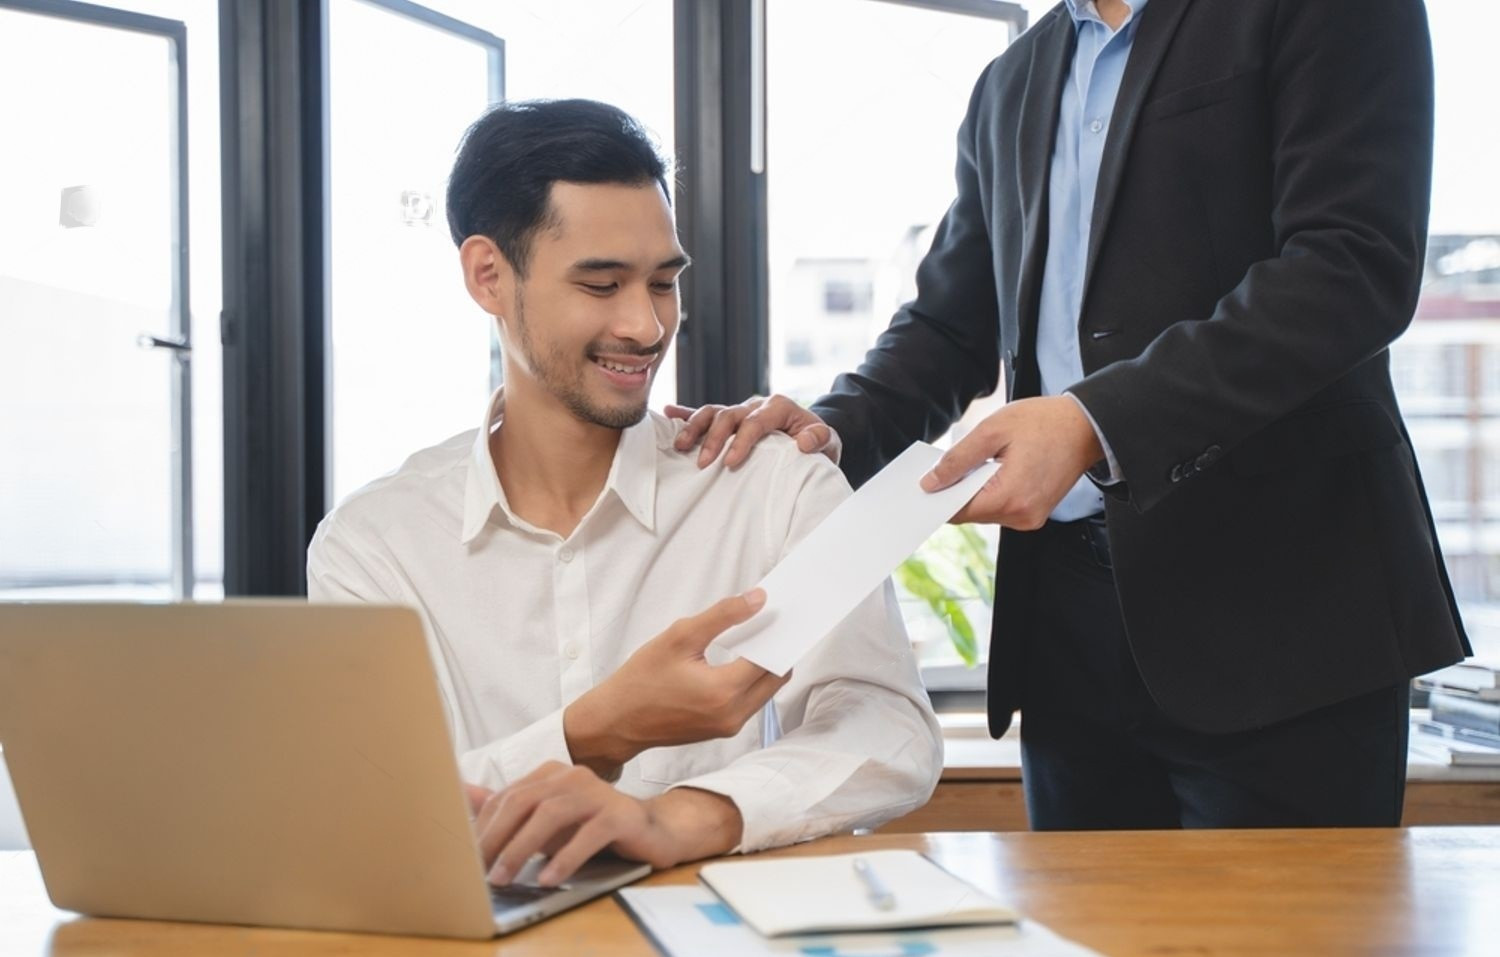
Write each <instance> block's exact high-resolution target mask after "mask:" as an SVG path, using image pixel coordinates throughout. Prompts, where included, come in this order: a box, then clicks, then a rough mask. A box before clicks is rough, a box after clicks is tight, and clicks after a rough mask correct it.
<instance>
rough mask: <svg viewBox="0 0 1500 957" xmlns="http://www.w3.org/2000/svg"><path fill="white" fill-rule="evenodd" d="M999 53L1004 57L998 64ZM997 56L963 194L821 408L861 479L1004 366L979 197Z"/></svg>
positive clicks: (953, 415) (969, 134)
mask: <svg viewBox="0 0 1500 957" xmlns="http://www.w3.org/2000/svg"><path fill="white" fill-rule="evenodd" d="M998 62H999V61H996V63H998ZM995 68H996V64H995V63H992V64H990V66H989V67H988V68H987V69H986V70H985V72H984V74H983V75H981V76H980V78H979V82H978V84H977V85H976V86H975V88H974V93H973V95H972V96H971V97H970V101H969V109H968V113H967V115H966V116H965V118H964V122H963V125H962V126H961V127H960V128H959V133H958V163H957V180H958V195H957V197H956V198H955V199H954V201H953V205H952V206H950V207H949V208H948V211H947V213H946V214H944V216H943V219H942V221H941V222H940V223H939V224H938V228H937V233H936V235H935V236H934V238H933V241H932V248H931V250H929V251H928V253H927V255H926V256H925V257H923V259H922V263H921V265H920V266H919V267H918V268H917V296H916V298H915V299H913V300H912V301H911V302H908V303H907V304H906V305H904V306H902V307H901V308H900V309H899V310H898V311H897V312H896V315H895V317H894V318H893V319H892V320H891V324H890V327H889V328H887V329H886V331H885V332H883V333H882V334H881V335H880V338H879V339H878V340H877V341H876V343H875V345H874V347H873V348H872V349H870V351H869V352H868V353H867V354H866V355H865V358H864V361H863V362H862V363H861V364H860V366H859V368H858V369H857V370H856V371H854V372H850V373H846V374H844V375H841V376H839V377H838V379H836V380H835V381H834V383H833V389H832V391H831V392H830V393H829V394H828V395H825V396H823V397H822V398H821V399H819V400H818V401H817V402H816V403H814V404H813V407H812V409H813V411H814V412H816V413H817V414H818V415H819V416H821V417H822V418H823V420H824V421H825V422H827V423H828V424H829V425H831V426H832V427H833V428H834V429H835V430H836V431H837V432H838V433H839V437H840V438H841V439H842V440H843V443H844V451H843V457H842V459H841V461H840V468H842V469H843V471H844V475H845V476H846V477H847V478H848V479H849V482H850V484H851V485H853V486H855V487H856V488H857V487H859V486H860V485H862V484H864V482H865V481H866V480H868V479H869V478H870V477H871V476H872V475H874V474H875V473H876V472H878V471H880V469H881V468H882V467H883V466H884V465H885V464H886V463H887V462H889V461H890V460H891V459H893V458H895V457H896V456H897V455H899V454H901V452H902V451H904V450H905V449H906V447H907V446H909V445H910V444H911V443H912V442H915V441H917V440H919V439H921V440H931V439H935V438H937V437H938V436H940V435H942V434H943V433H944V432H946V431H948V427H949V426H950V425H952V424H953V422H954V421H955V420H957V419H958V417H959V416H961V415H963V412H964V409H966V408H968V405H969V403H970V402H971V401H973V399H974V398H975V397H977V396H980V395H986V394H988V393H990V392H993V391H994V390H995V386H996V384H997V382H998V380H999V374H1000V355H999V344H998V332H997V322H998V308H997V305H996V302H997V297H996V293H995V276H994V266H993V257H992V253H991V247H990V238H989V229H988V224H987V223H986V221H985V217H984V210H983V206H982V203H981V198H980V170H979V167H978V149H977V128H978V126H979V117H980V116H981V114H982V110H983V109H984V108H985V107H984V104H985V103H987V99H986V98H985V97H984V90H985V89H986V86H987V81H988V79H989V76H990V74H991V72H992V71H993V70H994V69H995Z"/></svg>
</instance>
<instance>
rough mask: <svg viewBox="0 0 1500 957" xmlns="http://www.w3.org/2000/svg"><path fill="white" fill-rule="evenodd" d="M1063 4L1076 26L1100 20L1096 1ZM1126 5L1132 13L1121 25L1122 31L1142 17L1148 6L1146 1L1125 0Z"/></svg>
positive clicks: (1065, 1)
mask: <svg viewBox="0 0 1500 957" xmlns="http://www.w3.org/2000/svg"><path fill="white" fill-rule="evenodd" d="M1063 2H1064V3H1066V4H1067V7H1068V13H1070V14H1072V16H1073V23H1074V25H1075V26H1076V25H1077V24H1079V23H1082V22H1083V21H1084V20H1098V19H1099V14H1098V12H1097V11H1096V10H1095V9H1094V0H1063ZM1125 5H1126V6H1127V7H1129V8H1130V13H1129V14H1128V15H1127V16H1126V17H1125V22H1124V23H1122V24H1120V29H1122V30H1123V29H1125V27H1126V26H1127V25H1129V24H1130V22H1131V21H1132V20H1134V19H1135V18H1136V17H1138V16H1140V15H1141V10H1142V9H1144V8H1145V6H1146V0H1125Z"/></svg>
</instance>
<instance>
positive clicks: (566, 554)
mask: <svg viewBox="0 0 1500 957" xmlns="http://www.w3.org/2000/svg"><path fill="white" fill-rule="evenodd" d="M557 560H558V561H560V562H571V561H572V560H573V549H571V548H564V549H562V550H561V551H559V552H558V553H557Z"/></svg>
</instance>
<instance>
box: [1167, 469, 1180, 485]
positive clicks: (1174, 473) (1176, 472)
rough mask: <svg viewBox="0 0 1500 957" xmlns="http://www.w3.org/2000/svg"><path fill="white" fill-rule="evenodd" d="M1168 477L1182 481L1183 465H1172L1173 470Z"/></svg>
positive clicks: (1175, 480)
mask: <svg viewBox="0 0 1500 957" xmlns="http://www.w3.org/2000/svg"><path fill="white" fill-rule="evenodd" d="M1167 477H1168V478H1170V479H1171V480H1172V481H1173V482H1181V481H1182V466H1181V465H1174V466H1172V472H1171V474H1170V475H1168V476H1167Z"/></svg>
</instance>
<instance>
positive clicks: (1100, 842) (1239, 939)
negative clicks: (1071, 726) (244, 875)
mask: <svg viewBox="0 0 1500 957" xmlns="http://www.w3.org/2000/svg"><path fill="white" fill-rule="evenodd" d="M886 847H908V848H917V849H920V850H923V851H925V852H927V853H929V854H931V855H932V856H933V857H934V858H935V859H937V860H938V861H940V862H941V863H942V864H943V865H944V866H946V867H948V868H949V869H950V870H953V871H954V872H956V873H958V874H960V875H962V876H964V877H965V878H967V879H969V880H970V881H973V882H974V883H975V884H976V885H978V886H980V887H982V888H984V889H986V890H988V891H990V892H992V893H995V894H997V895H999V896H1000V897H1002V898H1003V899H1005V900H1008V901H1010V902H1012V903H1014V904H1015V905H1016V906H1018V907H1019V908H1020V909H1021V910H1022V911H1024V912H1025V913H1027V914H1029V915H1030V916H1031V917H1033V918H1035V919H1037V920H1039V921H1041V922H1042V923H1044V924H1047V925H1048V926H1050V927H1051V928H1052V929H1053V930H1055V931H1057V932H1058V933H1060V934H1062V935H1063V936H1065V937H1070V938H1072V939H1073V940H1076V941H1078V942H1079V943H1082V944H1085V945H1087V946H1089V947H1093V948H1095V949H1097V950H1099V951H1101V952H1102V953H1106V954H1110V955H1123V957H1128V955H1146V954H1152V955H1163V954H1175V955H1184V954H1192V955H1195V957H1214V955H1249V954H1274V955H1278V957H1290V955H1296V954H1309V955H1318V957H1327V955H1332V954H1374V953H1379V954H1390V955H1395V954H1422V955H1444V954H1483V953H1489V954H1493V953H1497V952H1500V828H1456V827H1455V828H1416V829H1411V830H1342V831H1337V830H1318V831H1170V832H1169V831H1137V832H1115V833H1105V832H1095V833H1057V832H1053V833H1039V834H1033V833H1019V834H979V833H963V834H925V835H876V836H872V837H838V838H830V839H828V840H826V841H819V842H816V843H813V844H807V845H803V846H801V847H797V848H789V849H786V850H784V851H778V852H775V853H778V854H812V853H841V852H848V851H851V850H856V849H873V848H886ZM226 866H232V863H230V862H226ZM696 872H697V868H696V867H691V866H690V867H682V868H677V869H676V870H673V871H668V872H665V873H663V874H658V875H656V876H654V877H652V878H651V879H650V883H654V884H676V883H687V882H691V881H692V880H693V879H694V876H695V874H696ZM0 953H3V954H5V955H6V957H40V955H52V957H83V955H87V957H101V955H109V957H138V955H139V957H144V955H148V954H149V955H152V957H188V955H193V957H197V955H202V954H213V955H216V957H218V955H224V957H239V955H244V957H249V955H258V957H262V955H276V957H280V955H288V957H324V955H351V954H359V955H372V957H388V955H397V954H399V955H413V957H426V955H450V957H465V955H474V957H477V955H482V954H484V955H504V957H539V955H546V957H650V955H652V954H653V953H654V951H653V949H652V947H651V946H650V945H649V944H648V943H647V942H646V941H645V939H644V938H642V937H641V935H640V933H639V932H638V931H637V930H636V928H635V926H634V925H633V924H632V923H631V921H630V918H629V917H628V916H627V915H626V914H625V913H624V912H623V911H622V910H621V909H620V907H619V905H618V904H616V903H615V902H614V901H613V900H611V899H608V898H606V899H603V900H598V901H594V902H593V903H590V904H588V905H586V906H585V907H582V908H580V909H578V910H576V911H573V912H571V913H569V914H565V915H562V916H560V917H557V918H555V919H553V920H551V921H548V922H546V923H544V924H542V925H540V926H537V927H534V928H531V929H529V930H526V931H523V932H522V933H520V934H517V935H515V936H513V937H509V938H505V939H504V940H501V941H494V942H489V943H467V942H455V941H438V940H422V939H414V938H395V937H375V936H366V935H350V934H327V933H303V932H296V931H282V930H259V929H246V928H238V927H214V926H207V925H201V926H200V925H191V924H167V923H153V922H146V921H120V920H94V919H86V918H75V917H74V916H73V915H70V914H64V913H62V912H59V911H56V910H53V909H52V908H51V907H50V906H49V905H48V904H47V901H46V897H45V895H44V894H43V891H42V886H41V880H40V877H39V875H38V872H37V870H36V866H35V861H34V859H33V858H32V856H31V855H30V854H29V853H21V852H10V853H6V854H0Z"/></svg>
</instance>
